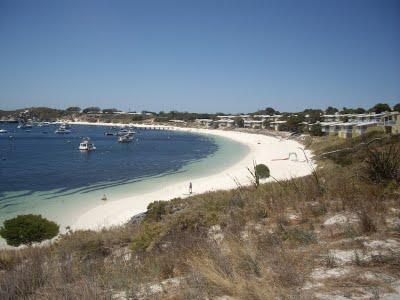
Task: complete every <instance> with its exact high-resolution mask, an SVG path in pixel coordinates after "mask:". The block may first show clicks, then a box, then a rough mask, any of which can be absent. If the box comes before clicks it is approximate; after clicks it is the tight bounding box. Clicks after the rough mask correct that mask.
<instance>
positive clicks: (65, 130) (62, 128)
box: [54, 124, 71, 134]
mask: <svg viewBox="0 0 400 300" xmlns="http://www.w3.org/2000/svg"><path fill="white" fill-rule="evenodd" d="M69 128H70V127H69V126H68V125H67V124H61V125H60V127H58V129H57V130H56V131H54V133H57V134H67V133H71V130H70V129H69Z"/></svg>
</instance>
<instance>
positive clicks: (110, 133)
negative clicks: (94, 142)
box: [104, 132, 115, 136]
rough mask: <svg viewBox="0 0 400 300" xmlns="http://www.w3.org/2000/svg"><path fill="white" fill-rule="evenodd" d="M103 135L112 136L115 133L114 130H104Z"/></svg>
mask: <svg viewBox="0 0 400 300" xmlns="http://www.w3.org/2000/svg"><path fill="white" fill-rule="evenodd" d="M104 135H106V136H110V135H112V136H114V135H115V133H114V132H104Z"/></svg>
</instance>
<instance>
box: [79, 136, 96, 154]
mask: <svg viewBox="0 0 400 300" xmlns="http://www.w3.org/2000/svg"><path fill="white" fill-rule="evenodd" d="M79 150H81V151H93V150H96V147H95V146H94V144H93V143H92V142H91V141H90V138H84V139H83V140H82V141H81V143H80V144H79Z"/></svg>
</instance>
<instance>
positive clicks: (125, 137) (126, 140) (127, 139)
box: [118, 134, 133, 143]
mask: <svg viewBox="0 0 400 300" xmlns="http://www.w3.org/2000/svg"><path fill="white" fill-rule="evenodd" d="M132 141H133V134H132V135H129V134H126V135H121V136H119V137H118V143H131V142H132Z"/></svg>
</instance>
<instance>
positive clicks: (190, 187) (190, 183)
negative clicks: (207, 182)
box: [189, 182, 193, 195]
mask: <svg viewBox="0 0 400 300" xmlns="http://www.w3.org/2000/svg"><path fill="white" fill-rule="evenodd" d="M192 188H193V186H192V182H189V194H190V195H191V194H192V192H193V190H192Z"/></svg>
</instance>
